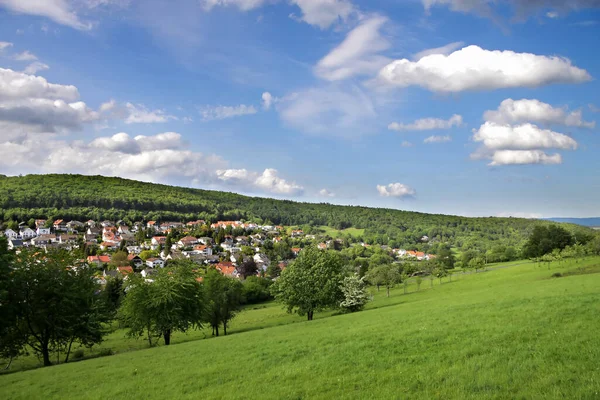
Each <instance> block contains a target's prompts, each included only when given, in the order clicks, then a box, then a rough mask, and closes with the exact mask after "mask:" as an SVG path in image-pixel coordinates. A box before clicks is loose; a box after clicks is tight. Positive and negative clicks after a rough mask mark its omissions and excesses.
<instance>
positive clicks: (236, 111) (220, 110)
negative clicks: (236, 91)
mask: <svg viewBox="0 0 600 400" xmlns="http://www.w3.org/2000/svg"><path fill="white" fill-rule="evenodd" d="M257 112H258V110H257V109H256V107H254V106H252V105H250V106H247V105H245V104H240V105H239V106H204V107H202V108H200V115H202V119H203V120H204V121H211V120H215V119H227V118H234V117H240V116H243V115H252V114H256V113H257Z"/></svg>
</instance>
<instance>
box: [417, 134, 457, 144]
mask: <svg viewBox="0 0 600 400" xmlns="http://www.w3.org/2000/svg"><path fill="white" fill-rule="evenodd" d="M451 141H452V137H451V136H429V137H428V138H426V139H425V140H423V143H425V144H432V143H447V142H451Z"/></svg>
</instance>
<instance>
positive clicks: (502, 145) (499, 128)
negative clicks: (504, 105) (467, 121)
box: [473, 121, 577, 150]
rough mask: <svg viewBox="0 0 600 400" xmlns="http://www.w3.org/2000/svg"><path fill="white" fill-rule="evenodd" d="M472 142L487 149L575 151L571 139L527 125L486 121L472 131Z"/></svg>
mask: <svg viewBox="0 0 600 400" xmlns="http://www.w3.org/2000/svg"><path fill="white" fill-rule="evenodd" d="M473 140H474V141H476V142H481V143H483V144H484V145H485V147H487V148H488V149H504V150H534V149H563V150H575V149H577V142H576V141H575V140H574V139H573V138H571V137H569V136H567V135H564V134H562V133H558V132H554V131H551V130H548V129H541V128H539V127H537V126H536V125H533V124H529V123H528V124H522V125H517V126H511V125H499V124H496V123H494V122H489V121H488V122H486V123H485V124H483V125H481V127H480V128H479V129H478V130H474V135H473Z"/></svg>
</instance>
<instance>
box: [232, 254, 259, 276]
mask: <svg viewBox="0 0 600 400" xmlns="http://www.w3.org/2000/svg"><path fill="white" fill-rule="evenodd" d="M237 270H238V272H239V273H240V275H241V276H242V279H246V278H248V277H252V276H255V275H256V273H257V272H258V266H257V265H256V262H254V259H252V258H251V257H248V258H247V259H246V260H244V261H243V262H242V263H241V264H240V266H239V267H238V268H237Z"/></svg>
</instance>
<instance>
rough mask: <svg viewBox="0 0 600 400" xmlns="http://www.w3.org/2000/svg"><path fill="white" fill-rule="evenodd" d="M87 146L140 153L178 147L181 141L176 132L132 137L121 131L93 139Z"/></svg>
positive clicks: (180, 145) (127, 152)
mask: <svg viewBox="0 0 600 400" xmlns="http://www.w3.org/2000/svg"><path fill="white" fill-rule="evenodd" d="M89 146H90V147H93V148H96V149H103V150H108V151H116V152H121V153H126V154H140V153H142V152H149V151H157V150H175V149H180V148H182V142H181V135H180V134H179V133H176V132H165V133H159V134H158V135H153V136H144V135H138V136H136V137H134V138H132V137H131V136H129V135H128V134H127V133H125V132H121V133H116V134H114V135H113V136H111V137H100V138H97V139H94V140H93V141H92V142H90V144H89Z"/></svg>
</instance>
